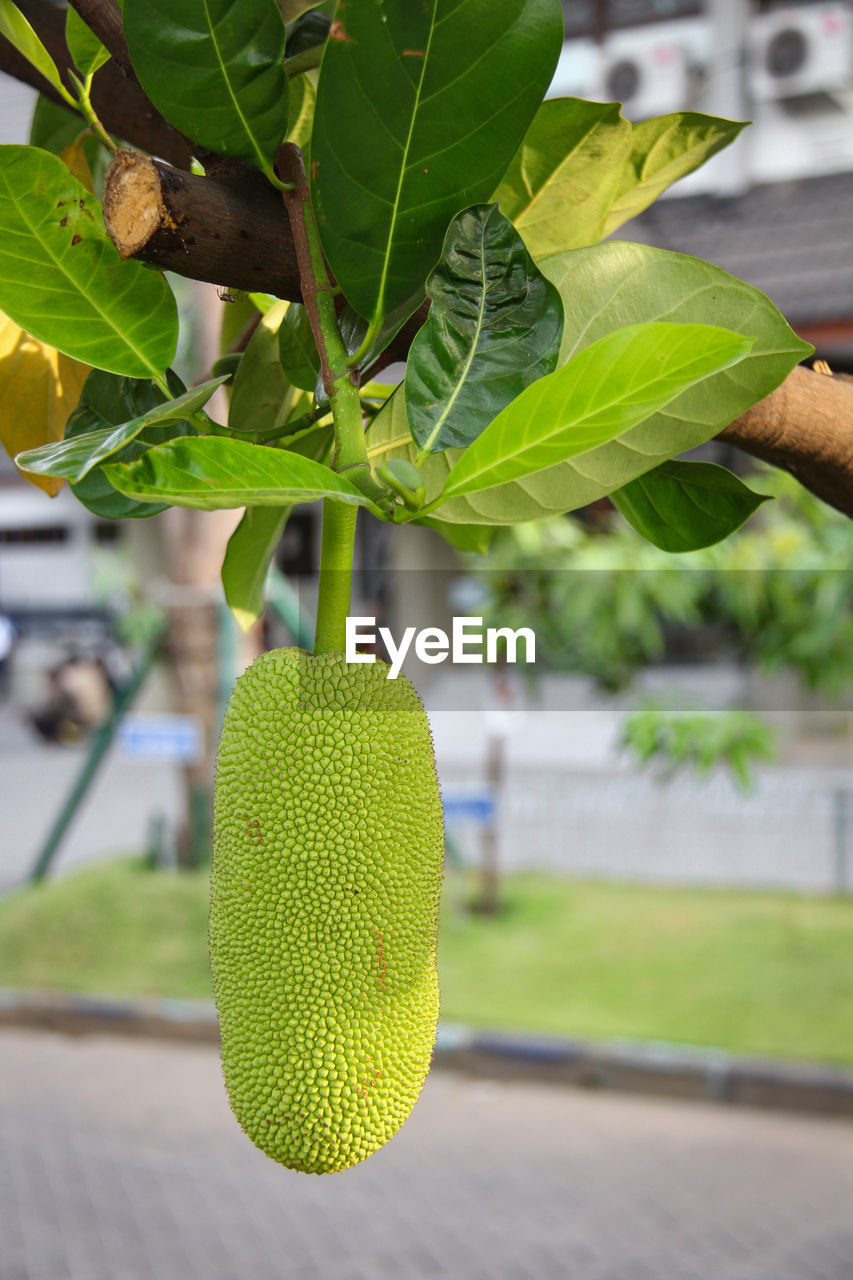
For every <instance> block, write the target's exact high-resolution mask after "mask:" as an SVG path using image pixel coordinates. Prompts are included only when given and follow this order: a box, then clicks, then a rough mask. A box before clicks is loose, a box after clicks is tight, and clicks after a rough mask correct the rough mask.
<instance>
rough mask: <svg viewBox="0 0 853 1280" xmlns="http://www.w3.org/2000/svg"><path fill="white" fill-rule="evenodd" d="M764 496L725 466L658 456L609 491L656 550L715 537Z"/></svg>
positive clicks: (703, 543)
mask: <svg viewBox="0 0 853 1280" xmlns="http://www.w3.org/2000/svg"><path fill="white" fill-rule="evenodd" d="M769 497H770V495H769V494H766V493H755V492H754V491H753V490H752V489H750V488H748V487H747V485H745V484H744V483H743V481H742V480H739V479H738V477H737V476H736V475H733V474H732V472H731V471H727V470H726V468H725V467H718V466H716V465H715V464H714V463H712V462H681V461H676V462H664V463H662V464H661V465H660V466H659V467H655V469H654V471H648V472H646V474H645V475H643V476H639V477H638V478H637V479H636V480H632V481H631V483H630V484H628V485H626V486H625V487H624V488H623V489H617V490H616V492H615V493H611V495H610V499H611V501H612V502H613V504H614V506H615V507H616V509H617V510H618V511H620V512H621V513H622V515H623V516H624V517H625V519H626V520H627V521H628V522H629V524H631V525H633V527H634V528H635V529H636V530H637V532H638V533H641V534H642V535H643V537H644V538H647V539H648V541H649V542H653V543H654V545H655V546H656V547H660V548H661V550H662V551H697V550H698V549H699V548H700V547H710V546H712V545H713V543H715V542H721V541H722V539H723V538H727V537H728V536H729V534H730V533H734V531H735V530H736V529H739V528H740V526H741V525H742V524H743V522H744V521H745V520H748V519H749V517H750V516H751V515H752V514H753V512H754V511H757V510H758V508H759V507H760V506H761V504H762V503H763V502H767V500H768V498H769Z"/></svg>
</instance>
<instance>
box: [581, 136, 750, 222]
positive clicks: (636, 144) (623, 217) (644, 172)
mask: <svg viewBox="0 0 853 1280" xmlns="http://www.w3.org/2000/svg"><path fill="white" fill-rule="evenodd" d="M745 128H746V122H740V121H737V120H720V119H717V118H716V117H715V116H705V115H700V114H699V113H698V112H695V111H678V112H676V113H675V114H674V115H669V116H655V118H654V119H652V120H643V121H641V123H640V124H635V125H634V127H633V136H632V142H631V154H630V156H629V157H628V160H627V162H626V163H625V165H624V167H623V170H622V180H621V183H620V187H619V192H618V194H617V197H616V199H615V201H614V202H613V207H612V208H611V210H610V212H609V214H608V217H607V221H606V223H605V225H604V229H603V231H602V233H601V237H600V238H603V237H604V236H609V235H610V234H611V232H613V231H615V230H616V228H617V227H621V225H622V223H623V222H627V220H628V219H629V218H634V217H636V216H637V214H638V213H642V211H643V210H644V209H647V208H648V207H649V205H650V204H652V202H653V201H655V200H657V198H658V196H659V195H660V194H661V192H662V191H665V190H666V188H667V187H670V186H672V184H673V182H677V181H678V179H679V178H683V177H684V176H685V174H688V173H692V172H693V170H694V169H698V168H699V166H700V165H703V164H704V163H705V161H706V160H708V159H710V157H711V156H713V155H716V153H717V152H718V151H722V149H723V147H727V146H728V145H729V143H731V142H734V140H735V138H736V137H737V136H738V134H739V133H740V131H741V130H742V129H745ZM565 247H570V246H565Z"/></svg>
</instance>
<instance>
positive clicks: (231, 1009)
mask: <svg viewBox="0 0 853 1280" xmlns="http://www.w3.org/2000/svg"><path fill="white" fill-rule="evenodd" d="M387 671H388V668H387V666H386V665H385V664H384V663H382V662H378V661H377V662H376V663H374V664H362V663H351V664H348V663H347V662H346V661H345V659H344V656H343V654H325V655H321V656H319V657H313V656H311V655H310V654H308V653H305V652H304V651H303V650H301V649H278V650H274V651H272V652H270V653H265V654H263V655H262V656H261V657H260V658H258V659H257V660H256V661H255V662H254V663H253V664H252V666H251V667H249V669H248V670H247V671H246V672H244V674H243V675H242V676H241V677H240V678H239V679H238V681H237V683H236V686H235V688H234V692H233V694H232V696H231V701H230V703H229V706H228V711H227V714H226V716H225V723H224V726H223V731H222V738H221V742H220V747H219V754H218V759H217V770H216V793H215V801H214V854H213V873H212V882H211V910H210V957H211V968H212V970H213V983H214V992H215V995H216V1004H217V1010H218V1013H219V1020H220V1027H221V1033H222V1062H223V1069H224V1073H225V1083H226V1088H227V1090H228V1095H229V1098H230V1101H231V1106H232V1108H233V1110H234V1112H235V1114H236V1116H237V1119H238V1120H239V1122H240V1124H241V1126H242V1128H243V1129H244V1131H245V1132H246V1134H247V1135H248V1136H249V1137H250V1138H251V1139H252V1141H253V1142H254V1143H255V1144H256V1145H257V1146H258V1147H260V1149H261V1150H262V1151H264V1152H266V1154H267V1155H268V1156H271V1157H272V1158H273V1159H274V1160H278V1161H279V1162H280V1163H281V1164H284V1165H286V1166H287V1167H288V1168H291V1169H299V1170H302V1171H303V1172H305V1173H334V1172H337V1171H339V1170H341V1169H346V1168H348V1167H349V1166H350V1165H353V1164H356V1163H358V1161H360V1160H364V1159H365V1158H366V1157H367V1156H369V1155H370V1154H371V1153H372V1152H374V1151H376V1150H377V1148H378V1147H381V1146H382V1144H383V1143H385V1142H387V1141H388V1139H389V1138H390V1137H391V1136H392V1135H393V1134H394V1133H395V1132H396V1131H397V1129H399V1127H400V1125H401V1124H402V1123H403V1121H404V1120H405V1119H406V1118H407V1116H408V1115H409V1113H410V1111H411V1109H412V1107H413V1106H414V1104H415V1102H416V1101H417V1098H418V1094H419V1093H420V1090H421V1086H422V1084H423V1081H424V1078H425V1076H426V1074H427V1071H428V1069H429V1063H430V1058H431V1055H432V1047H433V1041H434V1039H435V1028H436V1021H437V1018H438V978H437V973H436V962H435V956H436V934H437V924H438V900H439V891H440V887H441V875H442V866H443V858H444V836H443V823H442V809H441V800H440V796H439V791H438V783H437V779H436V772H435V761H434V757H433V750H432V739H431V736H430V731H429V724H428V721H427V718H426V714H425V712H424V709H423V706H422V704H421V701H420V698H419V697H418V695H417V693H416V692H415V690H414V689H413V688H412V686H411V685H410V684H409V683H408V681H407V680H405V679H404V678H402V677H400V678H398V679H396V680H388V679H386V675H387Z"/></svg>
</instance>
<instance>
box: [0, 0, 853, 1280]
mask: <svg viewBox="0 0 853 1280" xmlns="http://www.w3.org/2000/svg"><path fill="white" fill-rule="evenodd" d="M564 11H565V18H566V43H565V46H564V51H563V56H562V58H561V60H560V64H559V67H558V71H557V74H556V76H555V80H554V83H553V86H552V90H551V91H552V93H553V94H555V95H557V94H558V95H576V96H582V97H589V98H593V99H600V100H614V99H618V100H620V101H623V102H624V104H625V105H624V111H625V114H626V115H627V116H628V117H629V118H631V119H632V120H641V119H644V118H646V117H648V116H652V115H659V114H665V113H668V112H672V111H680V110H696V111H707V112H710V113H712V114H719V115H723V116H727V117H730V118H735V119H749V120H752V121H753V122H754V123H753V126H752V127H751V128H750V129H748V130H746V131H745V132H744V133H743V134H742V135H741V137H740V138H739V140H738V141H737V142H736V143H735V144H734V146H732V147H729V148H728V149H727V150H726V151H725V152H724V153H722V154H720V155H719V156H717V157H715V158H714V159H713V160H712V161H711V162H710V163H709V164H707V165H706V166H705V167H704V168H703V169H701V170H700V171H699V172H697V173H696V174H694V175H691V176H690V177H689V178H687V179H684V180H682V181H681V182H680V183H678V184H677V185H676V187H675V188H674V189H673V190H672V192H671V193H669V194H668V195H667V196H666V197H665V198H663V199H661V200H660V201H658V202H657V203H656V204H655V205H654V206H653V207H652V208H651V209H649V210H648V211H647V212H646V213H644V214H643V215H642V216H641V217H640V218H638V219H636V220H635V221H634V222H633V223H630V224H629V225H628V226H627V227H626V228H623V229H622V231H620V238H622V239H626V240H635V241H642V242H644V243H648V244H653V245H656V246H659V247H662V248H667V249H674V250H677V251H679V252H683V253H690V254H695V255H696V256H699V257H703V258H707V259H709V260H710V261H712V262H714V263H716V264H717V265H719V266H721V267H723V268H725V269H727V270H729V271H731V272H732V273H733V274H735V275H737V276H739V277H741V278H743V279H745V280H747V281H749V282H750V283H751V284H753V285H756V286H758V287H759V288H760V289H762V290H763V291H765V292H766V293H767V294H768V295H769V296H770V297H771V298H772V299H773V301H774V302H775V303H776V304H777V305H778V306H779V307H780V309H781V310H782V312H783V314H784V315H785V316H786V318H787V319H788V320H789V322H790V323H791V325H792V326H793V328H794V329H795V330H796V331H797V333H798V334H800V336H801V337H802V338H804V339H806V340H807V341H809V342H811V343H812V344H813V345H814V346H815V348H816V358H818V359H819V360H821V361H823V362H824V363H825V367H827V368H831V369H832V371H833V372H836V373H847V374H853V219H851V217H850V207H851V197H853V4H851V3H850V2H849V0H838V2H837V3H807V2H802V3H798V4H784V5H778V4H772V3H749V0H707V2H706V3H702V2H701V0H570V2H566V3H564ZM34 103H35V94H34V93H33V92H32V91H31V90H29V89H28V88H26V87H25V86H23V85H20V84H18V83H17V82H15V81H13V80H11V79H9V78H8V77H3V78H2V79H0V141H2V142H20V141H25V140H27V138H28V137H29V130H30V119H31V116H32V113H33V109H34ZM174 284H175V287H176V290H177V292H178V295H179V301H180V304H181V306H182V309H183V312H184V315H185V317H186V323H185V325H184V331H185V334H186V338H185V342H184V345H183V348H182V350H181V352H180V369H179V372H180V373H181V374H182V376H184V377H185V378H186V379H187V380H189V379H193V378H197V377H199V376H201V375H202V374H203V373H204V372H205V371H206V370H207V369H208V368H209V366H210V364H211V362H212V361H213V360H214V359H216V358H217V356H218V355H219V353H220V350H221V349H223V348H227V346H228V345H229V343H230V342H231V341H232V340H233V337H234V332H235V329H237V328H238V327H239V326H238V325H237V324H236V322H235V319H234V315H233V312H235V311H236V310H237V309H238V308H239V306H240V305H242V304H239V303H238V304H236V305H235V304H233V303H232V302H231V301H229V300H228V299H227V298H224V297H223V296H221V291H219V292H218V291H217V290H216V289H215V288H213V287H212V286H196V285H191V284H189V283H188V282H186V281H181V280H176V281H174ZM2 363H3V359H2V358H0V381H2ZM5 411H8V404H6V405H5V408H4V402H2V401H0V420H2V415H3V414H4V412H5ZM212 411H213V412H214V415H215V413H216V406H215V404H214V405H212ZM696 456H698V457H702V458H704V459H708V460H712V461H718V462H723V463H725V465H727V466H729V467H730V468H732V469H734V470H736V471H738V472H739V473H740V474H741V475H749V477H750V482H751V483H752V484H753V486H754V487H755V488H756V489H757V490H758V491H759V492H762V493H766V494H770V495H773V496H774V498H775V500H774V501H773V502H769V503H766V504H765V505H764V506H763V507H762V508H761V509H760V510H759V511H758V513H757V514H756V515H755V516H753V517H752V519H751V520H750V521H749V522H748V523H747V525H746V526H745V527H744V528H743V529H742V530H741V531H740V532H739V533H738V534H736V535H734V537H732V538H731V539H729V540H728V541H727V542H725V543H723V544H721V545H719V546H717V547H713V548H709V549H708V550H706V551H703V552H696V553H691V554H689V555H684V556H680V557H672V556H667V555H666V554H664V553H663V552H659V551H657V550H656V549H655V548H654V547H652V546H650V545H649V544H647V543H645V542H643V541H642V540H641V539H640V538H639V536H638V535H637V534H635V533H634V531H633V530H632V529H630V527H629V526H628V525H627V524H625V523H624V522H623V521H622V520H621V518H620V517H619V516H618V515H617V514H616V512H615V511H614V510H613V509H612V507H611V506H610V504H609V503H608V502H607V501H606V500H605V501H603V502H601V503H598V504H595V505H594V506H593V507H591V508H588V509H586V510H584V511H581V512H578V513H575V514H574V515H572V516H571V517H566V518H560V519H557V520H551V521H548V522H545V523H543V524H539V525H535V526H520V527H517V528H515V529H512V530H506V531H502V532H501V533H500V534H499V535H498V536H496V537H495V538H494V540H493V541H492V544H491V546H490V547H489V549H488V551H487V552H486V554H485V555H475V554H472V553H462V552H459V551H456V550H455V549H453V548H451V547H449V546H448V545H447V544H445V543H444V542H442V540H441V538H440V537H439V536H438V535H437V534H434V533H433V532H432V531H431V530H428V529H423V528H415V527H413V526H406V527H403V528H400V529H395V530H393V531H391V530H390V529H389V528H388V527H387V526H380V525H379V524H377V523H376V522H372V523H369V522H368V521H367V520H366V519H365V520H363V521H362V522H361V523H360V527H359V540H358V552H357V557H358V559H357V573H356V587H355V599H354V602H353V609H352V613H353V614H361V615H370V616H375V617H376V618H377V620H378V622H379V623H380V624H383V625H386V626H388V627H390V628H391V630H392V632H393V634H394V635H395V636H398V635H399V634H400V633H401V632H402V630H403V629H404V628H405V627H407V626H416V627H424V626H427V625H429V626H440V627H444V628H445V629H446V630H449V629H450V622H451V618H452V617H453V615H459V614H466V615H475V616H479V617H482V618H483V619H484V622H485V624H486V625H488V626H496V627H499V626H512V627H519V626H529V627H533V628H534V630H535V632H536V636H537V661H536V664H535V667H526V666H524V665H523V664H516V665H507V664H506V663H500V664H498V665H497V666H496V667H492V668H489V667H457V668H453V667H450V666H449V665H445V666H434V667H426V666H422V665H421V666H414V667H412V666H411V665H408V666H404V671H406V673H407V674H409V675H410V676H411V678H412V679H413V680H414V682H415V683H416V684H417V686H418V688H419V689H420V691H421V693H422V695H423V697H424V701H425V704H426V707H427V710H428V711H429V713H430V720H431V723H432V727H433V734H434V739H435V745H436V755H437V763H438V770H439V776H440V780H441V784H442V792H443V798H444V802H445V813H446V823H447V871H446V877H445V889H444V900H443V907H442V923H441V932H440V944H439V973H440V980H441V987H442V1025H441V1029H440V1035H439V1042H438V1048H437V1056H436V1063H437V1067H439V1068H446V1070H443V1071H437V1072H434V1073H433V1075H432V1076H431V1077H430V1081H429V1082H428V1084H427V1088H426V1090H425V1094H424V1098H423V1100H422V1102H421V1103H420V1104H419V1105H418V1107H417V1108H416V1111H415V1113H414V1116H413V1118H412V1120H411V1121H410V1122H409V1123H408V1124H407V1126H406V1127H405V1128H404V1130H403V1131H402V1132H401V1134H400V1136H399V1137H398V1138H397V1139H395V1141H394V1142H393V1143H392V1144H390V1146H389V1147H388V1148H386V1149H385V1150H383V1151H382V1152H380V1153H379V1154H378V1155H377V1156H375V1157H372V1158H371V1160H370V1161H369V1162H368V1163H367V1164H366V1165H365V1166H363V1167H359V1168H358V1169H357V1170H354V1171H352V1172H351V1173H347V1174H345V1175H339V1176H337V1177H335V1178H332V1179H323V1180H322V1182H318V1181H316V1180H314V1179H308V1178H303V1177H300V1176H299V1175H292V1174H289V1173H285V1172H284V1171H282V1170H279V1169H277V1168H276V1167H275V1166H273V1165H271V1164H269V1162H267V1161H266V1160H265V1158H264V1157H263V1156H261V1155H260V1154H259V1153H258V1152H255V1151H254V1150H253V1149H252V1148H251V1146H250V1145H249V1144H248V1142H247V1141H246V1140H245V1139H243V1138H242V1137H241V1135H240V1134H239V1131H238V1130H237V1128H236V1124H235V1122H233V1120H232V1119H231V1117H230V1113H229V1112H228V1109H227V1106H226V1102H225V1098H224V1093H223V1091H222V1087H221V1082H220V1079H219V1073H218V1063H217V1059H216V1054H215V1051H214V1049H213V1048H212V1043H213V1041H214V1039H215V1026H214V1023H213V1022H212V1015H211V1006H210V994H211V993H210V982H209V973H208V966H207V949H206V904H207V874H208V865H209V857H210V795H211V788H212V780H213V766H214V756H215V747H216V741H217V738H218V733H219V727H220V725H221V720H222V715H223V713H224V708H225V705H226V703H227V699H228V696H229V693H230V690H231V687H232V685H233V682H234V679H235V678H236V676H237V674H238V673H239V671H240V670H242V669H243V667H244V666H245V665H246V663H247V662H248V661H250V660H251V658H252V657H253V656H254V655H255V654H256V653H258V652H260V651H261V650H262V649H264V648H268V647H273V646H276V645H285V644H292V643H302V644H310V633H311V618H312V616H313V605H314V598H315V592H316V570H317V563H318V556H319V514H320V513H319V508H318V507H316V506H311V507H303V508H297V509H296V510H295V511H294V513H293V515H292V516H291V518H290V519H289V521H288V523H287V526H286V527H285V530H284V534H283V536H282V539H281V542H280V544H279V546H278V548H277V550H276V553H275V557H274V565H273V570H272V574H271V577H270V582H269V590H268V601H269V603H268V608H267V611H266V614H265V616H264V618H263V619H262V620H261V621H260V622H259V623H258V624H256V625H255V626H253V627H252V628H251V630H250V631H249V632H248V633H246V634H244V633H243V632H241V631H240V629H239V628H238V627H237V625H236V623H235V622H234V620H233V618H232V617H231V614H230V613H229V611H228V609H227V608H226V606H225V603H224V599H223V595H222V589H221V585H220V582H219V569H220V565H221V561H222V554H223V550H224V547H225V544H226V542H227V538H228V536H229V534H230V532H231V530H232V529H233V528H234V526H235V524H236V522H237V519H238V518H239V513H229V512H223V513H199V512H192V511H171V512H166V513H163V514H162V515H158V516H154V517H152V518H150V519H146V520H124V521H113V520H110V519H107V518H105V517H104V515H103V514H102V513H99V509H98V504H97V503H94V504H92V505H94V507H95V510H90V509H89V508H87V507H86V506H83V505H81V503H80V502H78V501H77V500H76V499H75V498H74V496H73V495H72V494H71V493H70V492H69V490H68V487H67V486H66V487H65V488H63V489H61V490H60V491H59V492H58V493H56V494H55V495H54V496H52V497H51V498H50V499H48V497H47V496H46V494H45V493H44V492H42V491H39V490H38V489H37V488H35V487H33V486H32V485H31V484H29V483H28V482H27V481H25V480H24V479H23V478H22V477H21V476H20V475H19V474H18V473H17V472H16V470H15V468H14V465H13V464H12V462H11V461H10V460H9V459H7V458H6V457H5V455H0V802H2V814H3V838H2V841H0V989H2V990H0V1060H2V1062H3V1070H2V1072H0V1141H2V1143H3V1150H4V1151H5V1153H6V1154H7V1156H8V1159H7V1160H6V1161H5V1163H4V1162H3V1161H0V1206H2V1207H0V1226H2V1237H3V1240H4V1245H3V1246H2V1247H0V1280H47V1278H48V1277H49V1278H50V1280H60V1278H62V1277H66V1276H68V1277H74V1280H76V1278H77V1277H81V1280H82V1278H83V1277H85V1278H86V1280H90V1278H91V1280H100V1278H101V1277H104V1280H107V1278H108V1277H109V1280H113V1277H120V1276H127V1277H130V1278H132V1280H136V1278H137V1277H143V1276H145V1277H147V1276H149V1275H156V1276H165V1277H170V1278H171V1277H175V1278H176V1280H182V1278H183V1277H185V1276H186V1277H189V1276H196V1275H198V1276H204V1277H208V1276H210V1277H218V1276H220V1275H221V1276H233V1275H237V1274H242V1272H243V1271H244V1270H245V1268H246V1266H247V1265H254V1266H255V1267H256V1270H257V1272H258V1274H260V1275H262V1276H267V1275H268V1276H274V1275H275V1276H287V1277H289V1276H291V1275H292V1276H299V1277H312V1276H315V1275H316V1276H323V1277H349V1276H353V1277H356V1276H366V1277H386V1276H388V1277H391V1276H395V1277H410V1276H411V1277H420V1276H424V1277H425V1276H438V1275H442V1276H443V1275H447V1276H451V1277H464V1280H469V1278H473V1277H478V1276H480V1275H483V1276H485V1275H487V1274H488V1275H489V1276H492V1277H495V1276H497V1277H516V1276H519V1277H522V1276H530V1277H552V1276H553V1277H557V1276H564V1275H566V1276H568V1275H572V1276H575V1275H578V1276H582V1277H583V1278H584V1280H599V1278H600V1280H605V1277H610V1278H611V1280H642V1277H645V1276H650V1277H651V1276H654V1277H656V1280H667V1278H668V1277H678V1278H679V1280H680V1278H681V1277H685V1278H687V1277H692V1276H701V1277H708V1276H710V1275H714V1276H716V1277H719V1278H720V1280H741V1278H742V1280H747V1278H758V1277H760V1278H761V1280H787V1278H788V1277H790V1280H810V1278H811V1277H820V1278H823V1280H851V1277H853V1229H851V1226H850V1212H849V1206H850V1203H851V1200H850V1196H851V1192H853V1150H851V1143H850V1119H849V1117H850V1115H851V1114H853V898H851V893H853V773H851V769H853V577H851V571H850V563H851V549H853V531H851V525H850V522H849V521H848V520H846V519H845V518H844V517H843V516H841V515H839V514H837V513H835V512H833V511H832V510H830V509H829V508H828V507H825V506H823V505H821V504H820V503H818V502H817V500H816V499H814V498H812V497H811V496H810V495H809V494H808V493H807V492H806V491H805V490H803V489H802V488H801V487H800V486H799V485H798V484H797V483H796V481H794V480H793V479H791V478H790V477H788V476H785V475H782V474H781V473H778V472H772V471H770V470H769V469H768V470H764V471H759V472H756V471H755V470H754V469H753V464H749V463H748V460H747V459H746V458H745V457H744V455H741V454H739V453H738V452H737V451H736V450H734V449H732V448H731V447H727V446H725V445H723V444H721V443H719V442H713V443H711V444H709V445H707V446H705V447H704V448H703V449H702V450H699V451H696ZM101 510H102V509H101ZM4 1024H5V1025H4ZM46 1027H50V1028H53V1032H52V1033H51V1032H50V1031H48V1030H45V1028H46ZM36 1028H38V1029H36ZM110 1028H112V1029H113V1030H114V1031H116V1032H119V1033H125V1034H121V1035H118V1034H116V1035H111V1034H108V1033H109V1031H110ZM82 1031H86V1032H88V1033H89V1034H87V1035H84V1036H81V1037H80V1038H69V1037H68V1035H67V1033H68V1032H82ZM129 1032H130V1033H133V1035H134V1038H128V1036H127V1034H126V1033H129ZM584 1084H585V1085H588V1086H589V1085H594V1086H600V1087H602V1088H603V1089H605V1090H606V1091H605V1092H596V1093H592V1092H589V1090H587V1091H585V1092H581V1091H580V1090H579V1089H578V1088H577V1086H578V1085H584ZM609 1086H613V1091H610V1088H609ZM632 1095H633V1096H632ZM649 1095H654V1096H653V1097H651V1096H649ZM709 1103H716V1104H722V1103H731V1104H732V1105H731V1106H724V1105H715V1106H711V1105H709ZM742 1103H746V1104H748V1105H746V1106H743V1105H737V1104H742ZM816 1112H819V1113H821V1114H820V1116H819V1117H816V1116H815V1114H814V1113H816ZM377 1211H379V1212H377Z"/></svg>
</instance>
